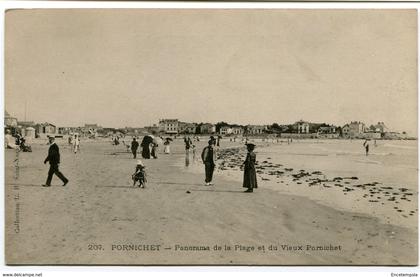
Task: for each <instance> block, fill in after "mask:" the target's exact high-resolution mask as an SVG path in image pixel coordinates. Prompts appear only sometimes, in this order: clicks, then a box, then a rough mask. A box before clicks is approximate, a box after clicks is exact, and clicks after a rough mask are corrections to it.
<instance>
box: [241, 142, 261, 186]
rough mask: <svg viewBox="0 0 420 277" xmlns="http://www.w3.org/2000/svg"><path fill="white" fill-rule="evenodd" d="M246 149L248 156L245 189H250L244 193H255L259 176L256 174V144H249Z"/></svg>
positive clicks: (245, 169)
mask: <svg viewBox="0 0 420 277" xmlns="http://www.w3.org/2000/svg"><path fill="white" fill-rule="evenodd" d="M246 148H247V149H248V154H247V155H246V159H245V162H244V183H243V187H244V188H248V189H247V190H246V191H244V192H253V190H254V188H257V187H258V185H257V174H256V172H255V161H256V158H257V156H256V155H255V153H254V148H255V144H252V143H247V144H246Z"/></svg>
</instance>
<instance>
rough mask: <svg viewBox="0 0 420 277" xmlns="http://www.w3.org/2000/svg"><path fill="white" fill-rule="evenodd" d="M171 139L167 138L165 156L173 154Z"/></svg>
mask: <svg viewBox="0 0 420 277" xmlns="http://www.w3.org/2000/svg"><path fill="white" fill-rule="evenodd" d="M171 140H172V139H171V138H166V140H165V142H164V143H163V145H164V146H165V148H164V149H163V153H165V154H170V153H171V148H170V146H169V145H170V144H171Z"/></svg>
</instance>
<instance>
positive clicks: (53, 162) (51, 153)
mask: <svg viewBox="0 0 420 277" xmlns="http://www.w3.org/2000/svg"><path fill="white" fill-rule="evenodd" d="M49 143H50V148H49V149H48V157H47V158H46V159H45V161H44V164H46V163H47V162H50V170H49V171H48V177H47V182H46V183H45V184H44V185H42V186H43V187H49V186H51V180H52V177H53V174H55V175H57V177H58V178H60V180H61V181H63V186H65V185H67V183H68V182H69V180H68V179H67V178H66V177H64V175H63V173H61V172H60V170H59V169H58V165H59V164H60V149H59V148H58V145H57V144H56V143H55V138H54V137H49Z"/></svg>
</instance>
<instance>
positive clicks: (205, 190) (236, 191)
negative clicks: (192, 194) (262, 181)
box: [190, 189, 243, 193]
mask: <svg viewBox="0 0 420 277" xmlns="http://www.w3.org/2000/svg"><path fill="white" fill-rule="evenodd" d="M190 191H204V192H232V193H243V191H239V190H207V189H190Z"/></svg>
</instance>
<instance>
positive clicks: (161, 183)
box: [155, 182, 203, 187]
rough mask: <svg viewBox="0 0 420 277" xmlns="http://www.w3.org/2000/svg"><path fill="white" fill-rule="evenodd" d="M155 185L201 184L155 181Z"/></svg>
mask: <svg viewBox="0 0 420 277" xmlns="http://www.w3.org/2000/svg"><path fill="white" fill-rule="evenodd" d="M155 184H156V185H179V186H198V187H202V186H203V185H202V184H187V183H177V182H155Z"/></svg>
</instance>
